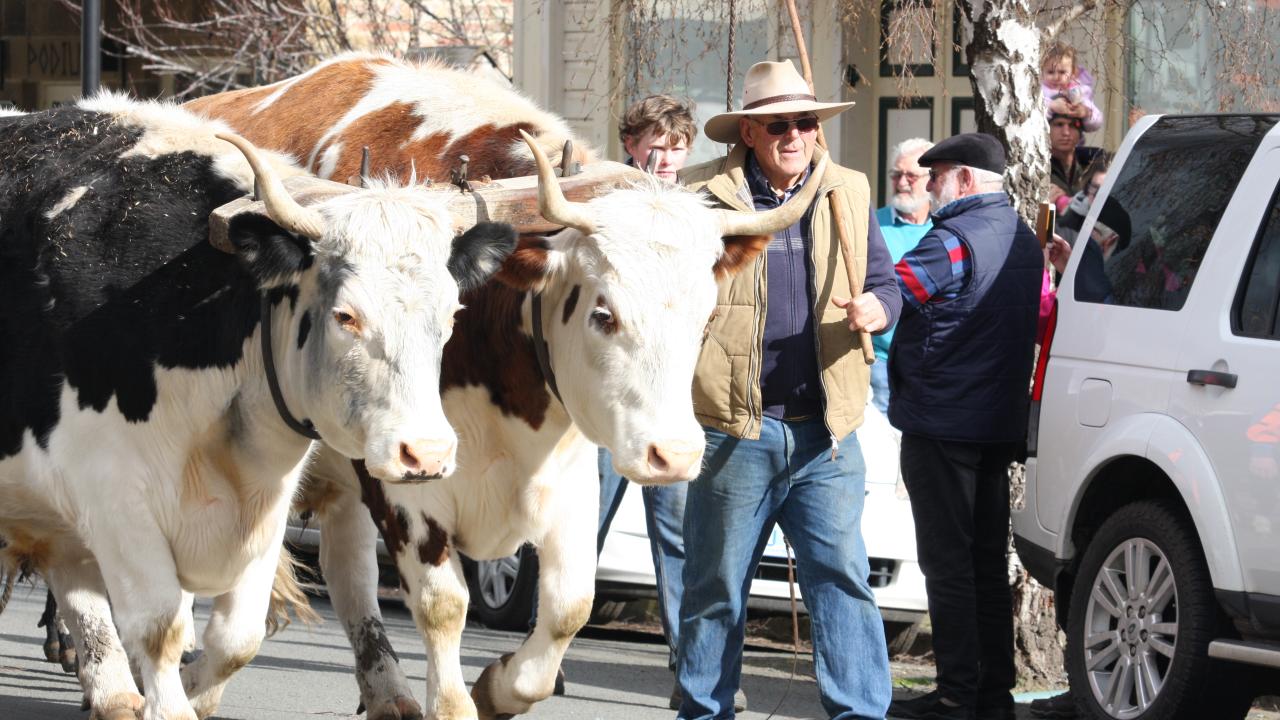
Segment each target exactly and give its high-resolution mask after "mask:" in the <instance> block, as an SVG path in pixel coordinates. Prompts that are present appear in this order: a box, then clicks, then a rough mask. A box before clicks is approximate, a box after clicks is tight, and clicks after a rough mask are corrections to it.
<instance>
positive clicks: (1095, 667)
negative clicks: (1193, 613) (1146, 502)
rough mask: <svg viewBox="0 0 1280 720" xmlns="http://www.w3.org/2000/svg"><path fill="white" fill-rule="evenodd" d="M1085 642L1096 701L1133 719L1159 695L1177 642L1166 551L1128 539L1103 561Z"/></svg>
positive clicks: (1122, 719)
mask: <svg viewBox="0 0 1280 720" xmlns="http://www.w3.org/2000/svg"><path fill="white" fill-rule="evenodd" d="M1084 631H1085V637H1084V638H1083V640H1084V642H1083V647H1084V661H1085V672H1086V674H1087V677H1088V679H1089V688H1090V690H1091V691H1092V692H1093V698H1094V700H1096V701H1097V702H1098V704H1099V705H1100V706H1101V707H1102V709H1103V710H1105V711H1106V713H1107V715H1109V716H1111V717H1113V718H1116V719H1117V720H1129V719H1130V718H1136V717H1138V716H1139V715H1141V714H1142V713H1144V712H1146V711H1147V710H1148V709H1149V708H1150V707H1151V705H1152V704H1153V703H1154V702H1155V701H1156V698H1157V697H1159V695H1160V690H1161V688H1163V687H1164V682H1165V679H1166V678H1168V676H1169V669H1170V667H1171V666H1172V664H1173V655H1174V648H1175V647H1177V640H1178V590H1177V585H1176V582H1175V580H1174V575H1173V567H1172V566H1171V565H1170V564H1169V559H1168V558H1167V557H1166V556H1165V554H1164V552H1163V551H1161V550H1160V548H1159V547H1158V546H1157V545H1156V544H1155V543H1153V542H1151V541H1150V540H1147V539H1146V538H1130V539H1129V540H1126V541H1125V542H1123V543H1121V544H1120V545H1119V546H1117V547H1116V548H1115V549H1114V550H1113V551H1112V552H1111V554H1110V555H1108V556H1107V559H1106V560H1105V561H1104V562H1103V563H1102V567H1101V568H1099V570H1098V573H1097V575H1096V576H1095V577H1094V578H1093V584H1092V587H1091V588H1090V593H1089V602H1088V605H1087V609H1086V611H1085V625H1084Z"/></svg>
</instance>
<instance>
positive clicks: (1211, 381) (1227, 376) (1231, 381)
mask: <svg viewBox="0 0 1280 720" xmlns="http://www.w3.org/2000/svg"><path fill="white" fill-rule="evenodd" d="M1238 379H1239V378H1237V377H1236V376H1235V373H1224V372H1218V371H1217V370H1188V371H1187V382H1189V383H1191V384H1192V385H1214V386H1216V387H1224V388H1233V387H1235V386H1236V380H1238Z"/></svg>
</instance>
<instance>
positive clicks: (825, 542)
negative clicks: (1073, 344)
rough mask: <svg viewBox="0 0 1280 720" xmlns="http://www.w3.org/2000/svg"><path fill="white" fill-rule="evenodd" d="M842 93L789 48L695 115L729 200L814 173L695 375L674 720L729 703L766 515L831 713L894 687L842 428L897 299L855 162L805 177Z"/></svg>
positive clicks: (858, 489)
mask: <svg viewBox="0 0 1280 720" xmlns="http://www.w3.org/2000/svg"><path fill="white" fill-rule="evenodd" d="M852 104H853V103H821V102H817V99H816V98H815V97H814V96H813V94H812V92H811V91H810V90H809V86H808V84H807V83H806V82H805V81H804V79H803V78H802V77H801V76H800V74H799V73H798V72H796V70H795V68H794V67H793V66H792V65H791V63H790V62H763V63H757V64H756V65H754V66H752V67H751V69H750V70H748V71H747V76H746V79H745V83H744V86H743V93H742V110H741V111H737V112H728V113H723V114H720V115H717V116H715V117H713V118H711V119H710V120H708V121H707V124H706V128H705V131H706V135H707V137H708V138H710V139H712V140H714V141H718V142H723V143H733V144H734V147H733V149H732V151H731V152H730V153H729V155H728V157H727V158H721V159H719V160H715V161H712V162H710V163H707V164H704V165H701V166H698V167H696V168H690V169H689V170H687V171H686V172H685V174H683V175H682V179H683V180H684V181H685V182H686V183H690V185H691V187H693V188H695V189H698V188H701V189H705V190H706V191H707V193H708V194H709V195H710V196H711V200H712V201H713V202H715V203H716V204H718V205H719V206H721V207H724V208H732V209H734V210H741V211H750V210H765V209H769V208H773V207H776V206H778V205H780V204H781V203H783V202H784V201H786V200H787V199H788V198H789V197H791V196H792V195H794V194H795V193H797V192H799V190H800V188H801V187H803V186H804V185H805V184H806V183H819V184H820V185H819V187H820V188H821V189H820V190H819V192H818V197H817V199H816V200H814V204H813V207H812V208H811V209H810V210H809V212H808V213H807V214H806V215H805V216H804V217H803V218H802V219H801V220H800V221H799V222H797V223H796V224H795V225H794V226H792V227H790V228H787V229H785V230H781V231H779V232H777V233H775V234H774V236H773V237H772V238H761V241H762V242H767V243H768V245H767V249H766V251H765V252H763V253H761V255H760V256H759V257H758V258H757V259H756V260H755V262H754V264H753V265H752V266H751V267H748V268H745V269H743V270H742V271H741V272H739V273H737V274H736V275H734V276H733V277H731V278H726V279H724V280H722V281H721V283H720V293H719V298H718V300H717V313H716V315H715V316H714V317H713V319H712V320H711V323H710V325H709V328H708V335H707V339H706V342H705V343H704V345H703V349H702V354H701V356H700V357H699V359H698V365H697V370H696V372H695V376H694V383H693V400H694V412H695V413H696V414H697V417H698V420H699V422H701V423H702V425H703V427H704V429H705V430H706V434H707V454H706V459H705V461H704V469H703V471H702V474H701V475H700V476H699V477H698V478H697V479H696V480H694V481H693V482H692V483H691V484H690V485H689V494H688V499H687V501H686V505H685V523H684V538H685V566H684V587H685V590H684V598H683V601H682V603H681V605H680V636H679V653H678V656H679V658H678V666H677V671H676V672H677V680H678V682H679V684H680V689H681V691H682V693H683V701H682V703H681V705H680V715H679V716H680V717H681V718H685V719H686V720H694V719H695V718H696V719H697V720H705V719H709V718H717V719H720V718H732V717H734V708H733V692H734V689H735V688H737V687H738V683H739V680H740V677H741V671H742V644H743V631H744V627H745V623H746V619H747V602H746V601H747V593H748V589H749V587H750V584H751V578H752V577H753V576H754V574H755V571H756V566H757V564H758V563H759V561H760V554H761V551H762V550H763V549H764V547H765V543H766V541H767V540H768V538H769V535H770V532H771V530H772V529H773V526H774V524H775V523H776V524H778V525H780V526H781V527H782V530H783V532H784V533H786V536H787V538H788V539H789V540H790V541H791V545H792V546H793V547H794V548H795V553H796V561H797V569H798V574H799V582H800V588H801V591H802V592H803V593H804V602H805V606H806V608H807V609H808V610H809V615H810V617H811V619H812V621H813V628H814V631H813V645H814V656H815V659H814V669H815V673H816V675H817V680H818V692H819V694H820V696H821V699H822V705H823V708H824V709H825V710H826V712H827V713H828V715H829V716H830V717H832V718H840V719H841V720H846V719H849V718H876V719H877V720H881V719H882V718H884V715H885V711H886V710H887V709H888V706H889V701H890V699H891V697H892V690H891V687H890V682H889V658H888V652H887V650H886V648H885V639H884V627H883V625H882V621H881V618H880V612H879V610H878V609H877V608H876V604H875V596H874V595H873V594H872V591H871V587H870V585H869V582H868V572H869V568H868V563H867V554H866V548H865V546H864V545H863V542H862V533H861V527H860V524H861V515H862V503H863V497H864V494H865V488H864V485H863V481H864V476H865V474H866V466H865V465H864V463H863V459H862V450H861V448H859V446H858V439H857V435H856V434H855V432H854V430H856V429H857V427H858V426H859V425H860V424H861V423H862V413H863V409H864V408H865V407H866V404H867V391H868V388H869V377H870V373H869V372H868V368H867V365H866V362H865V361H864V360H863V358H862V353H861V352H859V351H858V347H859V340H858V333H857V332H856V331H857V330H859V329H865V330H867V331H869V332H880V331H883V330H884V329H886V328H888V327H890V326H892V325H893V323H894V320H895V317H896V316H897V314H898V311H899V310H900V308H901V305H902V297H901V295H900V294H899V292H898V288H897V284H896V281H895V280H894V277H893V264H892V261H891V260H890V259H889V258H890V256H889V249H888V247H886V245H885V243H884V239H883V237H881V235H880V229H879V225H877V224H876V222H875V215H874V213H873V209H874V208H873V206H872V204H871V193H870V192H869V189H868V185H867V178H866V176H865V175H863V174H862V173H859V172H854V171H852V170H848V169H846V168H842V167H840V166H838V165H836V164H835V163H834V162H830V161H828V162H827V164H826V169H825V172H824V174H823V175H822V176H821V177H818V176H815V170H814V169H815V167H816V165H815V158H820V157H821V156H822V155H823V151H822V150H821V149H820V148H818V147H817V146H816V141H817V135H818V123H819V122H821V121H822V120H825V119H827V118H830V117H832V116H834V115H836V114H838V113H840V112H842V111H843V110H845V109H847V108H848V107H849V106H850V105H852ZM835 209H838V210H839V211H840V212H841V214H842V215H843V216H844V218H846V222H847V225H848V231H849V238H848V239H849V240H850V242H851V243H852V247H853V256H854V257H853V258H852V261H853V262H854V264H855V266H856V268H855V269H856V272H857V273H858V275H860V276H864V277H863V282H862V287H863V288H864V289H865V292H861V293H859V294H858V295H856V296H855V295H853V294H852V293H851V291H850V287H849V278H848V274H847V273H846V271H845V267H844V260H843V259H842V258H841V254H840V243H839V236H838V235H837V230H836V227H835V223H834V222H833V215H832V213H833V210H835Z"/></svg>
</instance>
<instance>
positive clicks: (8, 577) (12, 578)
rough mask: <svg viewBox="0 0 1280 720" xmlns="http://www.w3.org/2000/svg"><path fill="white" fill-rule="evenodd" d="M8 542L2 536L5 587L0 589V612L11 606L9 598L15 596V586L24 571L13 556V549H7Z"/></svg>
mask: <svg viewBox="0 0 1280 720" xmlns="http://www.w3.org/2000/svg"><path fill="white" fill-rule="evenodd" d="M6 545H7V543H5V541H4V538H0V583H3V585H4V589H3V590H0V613H3V612H4V609H5V608H7V607H9V599H10V598H12V597H13V586H14V585H16V584H17V582H18V576H19V574H21V572H22V568H21V566H20V564H19V562H18V559H17V558H15V557H13V555H12V554H11V551H6V550H5V547H6Z"/></svg>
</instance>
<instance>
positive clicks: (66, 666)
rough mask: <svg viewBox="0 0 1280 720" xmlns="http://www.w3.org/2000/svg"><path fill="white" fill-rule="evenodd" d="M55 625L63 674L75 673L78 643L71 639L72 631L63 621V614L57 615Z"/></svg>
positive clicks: (59, 660) (59, 661)
mask: <svg viewBox="0 0 1280 720" xmlns="http://www.w3.org/2000/svg"><path fill="white" fill-rule="evenodd" d="M54 625H55V626H56V627H57V633H58V663H59V664H60V665H62V672H64V673H73V672H75V671H76V667H77V664H76V641H75V640H74V639H73V638H72V637H71V630H70V629H68V628H67V623H66V622H64V621H63V618H62V613H58V614H57V616H56V618H55V623H54Z"/></svg>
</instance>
